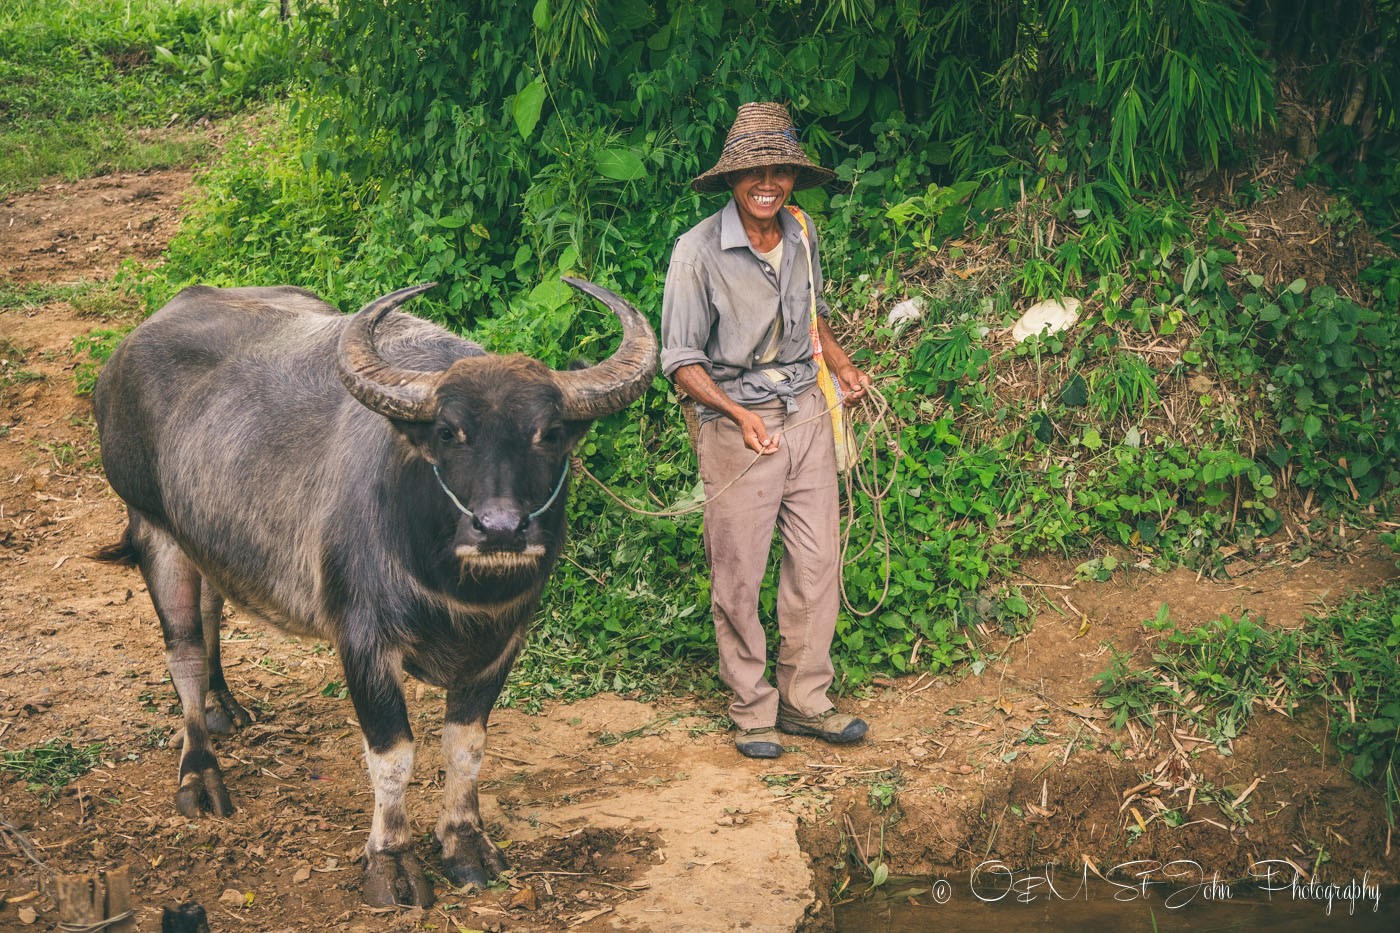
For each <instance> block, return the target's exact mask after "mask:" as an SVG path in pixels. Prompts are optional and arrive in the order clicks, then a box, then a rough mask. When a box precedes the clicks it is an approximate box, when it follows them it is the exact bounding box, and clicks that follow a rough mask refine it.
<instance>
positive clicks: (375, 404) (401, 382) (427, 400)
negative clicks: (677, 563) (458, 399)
mask: <svg viewBox="0 0 1400 933" xmlns="http://www.w3.org/2000/svg"><path fill="white" fill-rule="evenodd" d="M436 285H437V283H436V282H428V283H426V284H423V285H412V286H409V287H408V288H401V289H399V290H398V291H396V292H390V293H389V294H387V295H385V296H384V297H382V298H376V299H375V300H374V301H371V302H370V303H369V304H367V305H365V306H364V307H363V308H361V309H360V310H359V311H358V312H357V313H356V314H355V316H354V317H352V318H351V319H350V324H349V326H347V327H346V328H345V331H344V333H342V334H341V335H340V359H339V362H340V381H341V382H343V383H345V388H346V389H348V390H349V391H350V394H351V395H353V396H355V398H357V399H359V400H360V403H361V404H362V405H364V406H365V407H366V408H368V409H370V410H371V411H377V412H379V413H380V414H381V415H384V416H385V417H388V418H394V419H397V420H399V421H431V420H433V418H434V417H436V415H437V411H436V408H435V406H436V401H437V398H436V393H437V387H438V383H439V382H440V381H441V379H442V373H438V372H420V371H418V370H413V369H400V368H399V367H397V366H395V365H393V364H392V363H389V362H387V361H386V360H385V359H384V358H383V357H381V356H380V355H379V351H378V350H377V349H375V345H374V331H375V328H377V327H378V326H379V323H380V322H381V321H383V320H384V317H385V316H386V315H387V314H388V313H389V312H390V311H392V310H394V309H395V308H397V307H398V306H399V305H401V304H403V303H404V302H405V301H407V300H408V299H410V298H412V297H413V296H414V295H419V294H422V293H423V292H426V291H427V290H428V289H430V288H434V287H435V286H436Z"/></svg>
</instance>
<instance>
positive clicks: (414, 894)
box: [340, 644, 433, 907]
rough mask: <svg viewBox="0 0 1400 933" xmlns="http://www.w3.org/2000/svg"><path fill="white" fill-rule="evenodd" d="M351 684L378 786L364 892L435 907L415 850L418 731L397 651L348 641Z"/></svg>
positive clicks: (380, 900)
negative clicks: (407, 802) (412, 814)
mask: <svg viewBox="0 0 1400 933" xmlns="http://www.w3.org/2000/svg"><path fill="white" fill-rule="evenodd" d="M340 654H341V658H342V662H343V664H344V666H345V685H346V688H347V689H348V690H349V692H350V699H351V701H352V702H353V703H354V704H355V714H356V715H357V716H358V717H359V719H360V728H361V730H363V732H364V734H365V761H366V763H367V764H368V766H369V780H370V784H371V785H372V787H373V789H374V817H373V820H372V821H371V823H370V830H369V839H368V840H366V842H365V874H364V889H363V896H364V899H365V902H366V903H367V904H369V905H370V906H371V907H390V906H393V905H395V904H402V905H405V906H419V907H429V906H431V905H432V903H433V886H432V884H430V883H429V881H428V878H427V876H426V875H425V874H423V866H422V865H420V864H419V862H418V858H417V856H415V855H414V854H413V835H412V832H411V831H410V829H409V824H408V810H407V809H406V808H405V806H404V794H405V793H406V792H407V790H408V785H409V782H410V781H411V780H412V778H413V732H412V731H411V730H410V729H409V726H408V707H407V705H406V704H405V703H404V698H403V684H402V674H401V673H400V665H399V663H398V657H397V655H395V654H393V653H391V652H389V651H387V650H385V649H382V648H378V649H375V648H360V647H357V646H350V645H344V644H342V645H341V647H340Z"/></svg>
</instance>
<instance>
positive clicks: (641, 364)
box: [554, 277, 657, 421]
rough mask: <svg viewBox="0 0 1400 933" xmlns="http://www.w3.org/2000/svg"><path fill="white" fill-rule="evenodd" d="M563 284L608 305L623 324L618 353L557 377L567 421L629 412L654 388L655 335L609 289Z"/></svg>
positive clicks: (579, 283)
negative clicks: (652, 383) (623, 410)
mask: <svg viewBox="0 0 1400 933" xmlns="http://www.w3.org/2000/svg"><path fill="white" fill-rule="evenodd" d="M564 281H565V282H567V283H568V284H570V285H572V286H573V287H574V288H576V289H578V290H579V291H581V292H584V293H585V294H588V295H592V296H593V297H594V298H596V299H598V300H599V301H601V302H602V303H603V304H605V305H607V306H608V307H609V308H611V309H612V312H613V313H614V314H616V315H617V317H618V320H620V321H621V322H622V345H621V346H620V347H618V348H617V352H616V353H614V354H613V355H612V356H610V357H609V358H608V359H606V360H604V361H603V362H601V363H598V364H597V365H595V366H590V367H588V368H587V369H574V370H566V371H562V372H556V373H555V374H554V382H555V384H556V385H557V386H558V387H559V391H560V392H562V393H563V395H564V406H563V407H564V411H563V414H564V417H565V418H567V419H569V420H571V421H592V420H594V419H596V418H601V417H603V416H604V415H610V414H612V413H613V412H615V411H621V410H622V409H624V408H626V407H627V406H628V405H630V404H632V403H633V402H635V401H636V400H637V399H639V398H641V396H642V393H643V392H645V391H646V388H647V386H649V385H651V378H652V376H654V375H655V374H656V367H657V343H656V334H655V333H653V332H652V329H651V325H650V324H648V323H647V319H646V318H645V317H643V316H642V314H641V312H639V311H638V310H637V309H636V308H634V307H632V306H631V305H630V304H628V303H627V302H626V301H625V300H623V299H622V298H620V297H619V296H617V295H615V294H613V293H612V292H610V291H608V290H607V289H606V288H602V287H601V286H598V285H594V284H593V283H592V282H584V281H581V280H579V279H571V278H568V277H565V279H564Z"/></svg>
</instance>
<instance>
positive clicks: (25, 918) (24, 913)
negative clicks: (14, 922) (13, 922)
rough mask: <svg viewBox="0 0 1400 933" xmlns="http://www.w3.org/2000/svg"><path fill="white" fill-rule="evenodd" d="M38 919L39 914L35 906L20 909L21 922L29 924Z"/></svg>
mask: <svg viewBox="0 0 1400 933" xmlns="http://www.w3.org/2000/svg"><path fill="white" fill-rule="evenodd" d="M38 919H39V915H38V914H37V913H36V912H35V911H34V908H33V907H21V908H20V909H19V922H20V923H23V924H24V925H26V926H28V925H29V924H31V923H33V922H34V921H35V920H38Z"/></svg>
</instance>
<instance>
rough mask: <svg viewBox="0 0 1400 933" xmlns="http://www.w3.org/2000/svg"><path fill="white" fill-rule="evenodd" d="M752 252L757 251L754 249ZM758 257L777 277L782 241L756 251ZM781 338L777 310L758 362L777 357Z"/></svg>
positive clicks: (781, 325) (781, 317)
mask: <svg viewBox="0 0 1400 933" xmlns="http://www.w3.org/2000/svg"><path fill="white" fill-rule="evenodd" d="M754 252H756V253H757V252H758V251H757V250H754ZM758 257H759V258H760V259H762V260H763V261H764V262H766V263H768V265H770V266H772V267H773V275H774V277H777V276H778V274H779V273H780V272H781V271H782V268H783V241H782V240H781V239H779V240H778V245H777V246H775V247H773V248H772V249H770V250H769V251H768V252H766V253H758ZM782 340H783V314H782V311H781V310H779V312H778V316H777V318H776V319H774V321H773V326H772V327H770V328H768V336H766V337H765V338H764V339H763V349H762V350H760V351H759V353H758V361H759V362H760V363H771V362H773V361H774V360H776V359H777V358H778V346H779V345H780V344H781V343H782Z"/></svg>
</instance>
